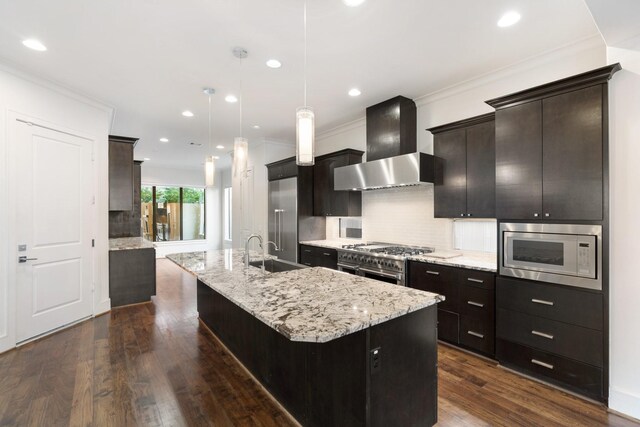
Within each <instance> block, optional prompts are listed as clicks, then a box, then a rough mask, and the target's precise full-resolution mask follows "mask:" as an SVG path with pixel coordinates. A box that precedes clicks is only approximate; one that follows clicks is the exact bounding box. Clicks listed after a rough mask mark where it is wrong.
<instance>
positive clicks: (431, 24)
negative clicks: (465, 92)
mask: <svg viewBox="0 0 640 427" xmlns="http://www.w3.org/2000/svg"><path fill="white" fill-rule="evenodd" d="M302 4H303V3H302V1H301V0H206V1H205V0H182V1H175V0H109V1H100V0H57V1H51V0H19V1H18V0H0V17H1V20H0V61H2V62H5V63H9V64H13V65H14V66H17V67H19V68H21V69H23V70H25V71H27V72H30V73H33V74H36V75H38V76H41V77H45V78H47V79H50V80H53V81H56V82H59V83H61V84H63V85H64V86H66V87H68V88H71V89H73V90H75V91H77V92H80V93H83V94H86V95H88V96H91V97H93V98H96V99H99V100H101V101H103V102H106V103H108V104H110V105H113V106H114V107H115V108H116V115H115V120H114V123H113V129H112V133H114V134H119V135H125V136H135V137H139V138H140V142H139V143H138V146H137V147H136V158H139V159H141V158H143V157H150V158H151V162H152V164H153V165H163V166H174V167H186V168H189V167H193V168H195V167H198V168H199V167H200V165H201V164H202V159H203V156H204V154H205V148H204V147H202V148H199V149H198V148H193V147H190V146H189V145H188V143H189V142H191V141H197V142H201V143H204V144H205V146H206V143H207V98H206V96H205V95H203V94H202V88H203V87H205V86H211V87H213V88H215V89H216V90H217V94H216V95H214V98H213V129H214V132H213V134H214V142H215V144H218V143H221V144H223V145H225V146H227V147H228V148H230V146H231V143H232V140H233V137H234V136H238V133H239V119H238V117H239V106H238V104H228V103H226V102H225V101H224V96H225V95H226V94H229V93H234V94H236V95H238V94H239V86H240V67H239V62H238V60H237V59H236V58H234V57H233V55H232V53H231V50H232V48H233V47H234V46H242V47H244V48H246V49H247V50H248V51H249V57H248V58H247V59H245V60H244V61H243V63H242V74H241V75H242V79H243V95H244V96H243V117H244V118H243V123H244V130H243V133H244V136H246V137H248V138H249V141H250V143H251V141H256V140H258V139H260V138H266V139H272V140H283V141H291V142H292V141H293V140H294V138H295V122H294V116H295V109H296V107H298V106H301V105H302V103H303V100H302V87H303V86H302V83H303V80H302V74H303V73H302V64H303V60H302V59H303V55H302V53H303V37H302V28H303V27H302ZM308 8H309V11H308V52H309V60H308V68H309V70H308V103H309V105H311V106H312V107H313V108H314V110H315V112H316V126H317V131H322V130H327V129H330V128H332V127H335V126H336V125H339V124H342V123H345V122H349V121H351V120H354V119H357V118H359V117H362V116H363V115H364V109H365V108H366V107H367V106H369V105H372V104H375V103H377V102H380V101H383V100H385V99H387V98H390V97H392V96H395V95H404V96H407V97H410V98H416V97H418V96H421V95H425V94H428V93H431V92H434V91H437V90H439V89H442V88H444V87H447V86H450V85H452V84H455V83H458V82H461V81H464V80H467V79H470V78H472V77H474V76H478V75H480V74H484V73H487V72H489V71H492V70H495V69H498V68H501V67H504V66H507V65H510V64H513V63H515V62H518V61H521V60H523V59H526V58H528V57H531V56H534V55H538V54H540V53H543V52H545V51H549V50H552V49H555V48H557V47H559V46H562V45H565V44H568V43H572V42H576V41H578V40H581V39H584V38H587V37H591V36H593V35H595V34H597V28H596V26H595V24H594V22H593V19H592V18H591V15H590V13H589V10H588V9H587V7H586V5H585V3H584V0H561V1H559V0H482V1H478V0H447V1H442V0H368V1H366V2H365V3H364V4H363V5H362V6H360V7H357V8H350V7H347V6H345V5H344V4H343V3H342V1H341V0H309V1H308ZM508 10H517V11H518V12H520V13H521V14H522V20H521V21H520V22H519V23H518V24H516V25H515V26H513V27H509V28H499V27H497V26H496V22H497V20H498V18H499V17H500V15H501V14H502V13H504V12H506V11H508ZM28 37H33V38H38V39H40V40H41V41H42V42H43V43H44V44H45V45H46V46H47V47H48V51H47V52H42V53H41V52H35V51H32V50H29V49H27V48H25V47H24V46H22V43H21V42H22V40H23V39H25V38H28ZM269 58H277V59H279V60H280V61H282V63H283V66H282V68H280V69H278V70H273V69H270V68H267V67H266V66H265V61H266V60H267V59H269ZM352 87H358V88H360V89H361V90H362V96H360V97H358V98H351V97H349V96H347V91H348V89H350V88H352ZM186 109H189V110H191V111H193V112H194V113H195V117H193V118H191V119H187V118H184V117H182V116H181V114H180V113H181V112H182V111H183V110H186ZM254 124H259V125H260V126H261V128H260V129H259V130H255V129H253V128H252V125H254ZM165 136H166V137H168V138H170V140H171V142H170V143H168V144H162V143H160V142H159V141H158V139H159V138H160V137H165ZM225 151H226V150H225Z"/></svg>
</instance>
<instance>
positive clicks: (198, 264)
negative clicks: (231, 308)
mask: <svg viewBox="0 0 640 427" xmlns="http://www.w3.org/2000/svg"><path fill="white" fill-rule="evenodd" d="M243 252H244V251H242V250H230V249H227V250H221V251H209V252H191V253H184V254H170V255H167V258H168V259H170V260H171V261H173V262H175V263H176V264H178V265H179V266H180V267H182V268H183V269H185V270H186V271H189V272H191V273H193V274H194V275H196V276H197V277H198V279H200V280H201V281H202V282H203V283H205V284H206V285H208V286H210V287H211V288H212V289H213V290H215V291H216V292H218V293H220V294H221V295H223V296H224V297H226V298H227V299H229V300H230V301H232V302H233V303H235V304H237V305H238V306H240V307H242V308H243V309H244V310H246V311H247V312H249V313H251V314H252V315H253V316H255V317H256V318H258V319H259V320H261V321H262V322H263V323H265V324H267V325H269V326H270V327H272V328H273V329H275V330H277V331H278V332H280V333H281V334H282V335H284V336H285V337H287V338H289V339H290V340H292V341H306V342H319V343H322V342H327V341H331V340H333V339H336V338H339V337H342V336H345V335H348V334H350V333H353V332H356V331H359V330H362V329H366V328H368V327H370V326H373V325H376V324H379V323H382V322H385V321H387V320H390V319H393V318H396V317H400V316H402V315H404V314H407V313H411V312H413V311H416V310H419V309H421V308H424V307H428V306H430V305H433V304H436V303H438V302H440V301H443V300H444V297H443V296H441V295H436V294H432V293H429V292H424V291H419V290H416V289H410V288H405V287H402V286H397V285H391V284H388V283H384V282H380V281H377V280H372V279H366V278H364V277H359V276H353V275H350V274H347V273H342V272H339V271H334V270H329V269H326V268H321V267H314V268H305V269H302V270H294V271H287V272H282V273H262V272H261V271H260V269H259V268H254V267H250V268H249V269H244V267H243V264H242V255H243Z"/></svg>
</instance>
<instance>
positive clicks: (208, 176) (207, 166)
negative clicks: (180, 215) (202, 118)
mask: <svg viewBox="0 0 640 427" xmlns="http://www.w3.org/2000/svg"><path fill="white" fill-rule="evenodd" d="M203 92H204V94H205V95H207V96H208V98H209V146H208V154H207V157H206V158H205V163H204V176H205V185H206V187H207V188H211V187H213V186H214V185H215V175H216V159H215V157H214V156H213V141H212V140H211V95H213V94H214V93H216V91H215V89H212V88H210V87H206V88H204V90H203Z"/></svg>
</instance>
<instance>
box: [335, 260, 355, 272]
mask: <svg viewBox="0 0 640 427" xmlns="http://www.w3.org/2000/svg"><path fill="white" fill-rule="evenodd" d="M338 271H344V272H345V273H349V274H358V266H356V265H351V264H343V263H340V262H339V263H338Z"/></svg>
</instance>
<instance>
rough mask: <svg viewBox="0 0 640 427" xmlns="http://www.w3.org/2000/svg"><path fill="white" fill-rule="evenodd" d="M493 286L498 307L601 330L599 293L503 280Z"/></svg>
mask: <svg viewBox="0 0 640 427" xmlns="http://www.w3.org/2000/svg"><path fill="white" fill-rule="evenodd" d="M496 283H497V288H496V305H497V307H498V308H506V309H509V310H515V311H521V312H523V313H527V314H531V315H534V316H540V317H545V318H547V319H553V320H559V321H561V322H566V323H570V324H573V325H580V326H584V327H586V328H591V329H597V330H602V329H603V315H604V314H603V308H602V295H601V294H598V293H592V292H584V291H580V290H576V289H574V288H571V287H567V286H560V285H547V284H542V283H540V282H534V281H531V280H518V279H508V278H505V277H498V278H497V279H496Z"/></svg>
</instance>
